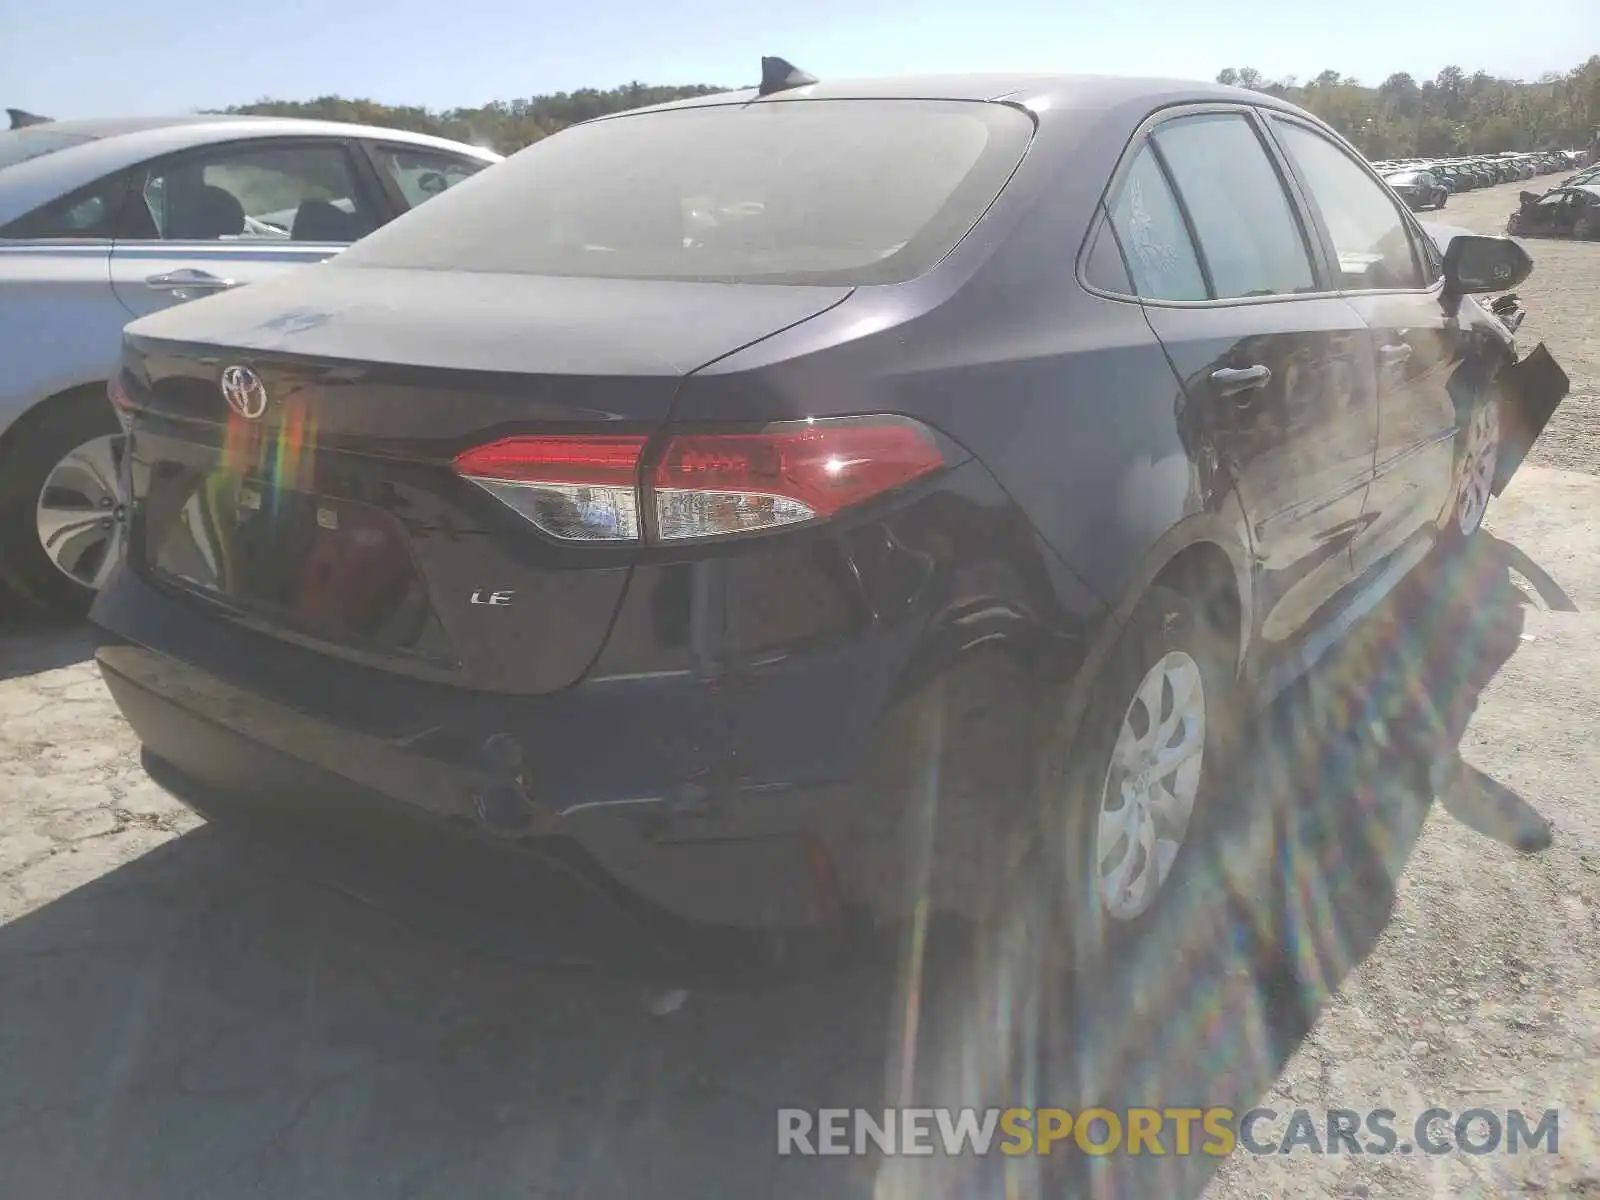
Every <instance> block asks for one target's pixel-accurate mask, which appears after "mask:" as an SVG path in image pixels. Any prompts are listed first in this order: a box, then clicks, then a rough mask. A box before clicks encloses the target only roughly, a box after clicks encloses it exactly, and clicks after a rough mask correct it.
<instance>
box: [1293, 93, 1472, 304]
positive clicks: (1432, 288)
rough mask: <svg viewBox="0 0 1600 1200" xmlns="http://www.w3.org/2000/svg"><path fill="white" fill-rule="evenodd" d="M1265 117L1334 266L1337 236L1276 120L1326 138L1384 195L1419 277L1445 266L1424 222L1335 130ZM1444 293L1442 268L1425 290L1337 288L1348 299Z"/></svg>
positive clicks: (1319, 238) (1327, 255) (1302, 120)
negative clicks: (1405, 236) (1280, 135)
mask: <svg viewBox="0 0 1600 1200" xmlns="http://www.w3.org/2000/svg"><path fill="white" fill-rule="evenodd" d="M1262 115H1263V117H1264V118H1265V122H1264V123H1265V125H1266V127H1267V132H1268V136H1269V137H1270V139H1271V142H1272V145H1273V146H1274V147H1276V148H1277V151H1278V154H1279V155H1280V156H1281V157H1282V159H1283V165H1284V169H1285V170H1287V171H1288V172H1289V173H1290V175H1291V176H1292V178H1293V179H1294V181H1295V186H1296V188H1297V190H1298V191H1299V193H1300V196H1301V202H1302V203H1303V204H1304V206H1305V209H1306V213H1307V214H1308V216H1309V217H1310V219H1311V221H1312V223H1313V225H1314V227H1315V229H1316V231H1317V238H1318V240H1319V241H1320V242H1321V243H1322V247H1323V254H1324V255H1325V256H1326V257H1327V260H1328V262H1329V264H1330V267H1336V266H1337V264H1338V261H1339V257H1338V253H1339V252H1338V247H1336V246H1335V245H1334V243H1333V234H1332V233H1331V232H1330V231H1329V230H1328V226H1327V223H1326V222H1325V221H1324V220H1323V219H1322V212H1321V210H1320V209H1319V208H1318V207H1317V202H1316V199H1315V197H1314V196H1313V195H1312V192H1311V189H1310V187H1309V186H1308V185H1307V184H1306V182H1305V178H1304V176H1302V175H1301V173H1300V167H1299V165H1298V164H1297V163H1296V162H1295V161H1294V156H1293V155H1292V154H1290V153H1289V149H1288V147H1287V146H1285V145H1284V144H1283V142H1282V141H1281V140H1279V138H1278V132H1277V129H1276V128H1274V126H1273V123H1274V122H1275V121H1282V122H1283V123H1284V124H1287V125H1295V126H1298V127H1299V128H1300V129H1302V130H1304V131H1305V132H1306V133H1309V134H1311V135H1312V136H1313V137H1320V138H1322V140H1323V141H1325V142H1327V143H1328V144H1329V145H1331V146H1332V147H1333V148H1334V149H1335V150H1337V151H1339V152H1340V153H1341V154H1343V155H1344V156H1345V157H1346V158H1347V159H1349V160H1350V161H1351V162H1352V163H1354V164H1355V165H1356V166H1357V167H1358V168H1359V169H1360V170H1361V171H1362V173H1363V174H1365V175H1366V177H1367V178H1368V179H1369V180H1371V182H1372V183H1373V185H1374V186H1375V187H1376V188H1377V189H1378V191H1379V192H1380V193H1382V195H1383V197H1384V199H1386V200H1387V201H1388V202H1389V207H1390V208H1392V209H1393V210H1394V213H1395V215H1396V216H1397V217H1398V218H1399V219H1400V224H1401V226H1402V227H1403V228H1404V229H1405V230H1406V233H1407V234H1408V241H1409V242H1410V245H1411V256H1412V265H1413V266H1415V267H1416V268H1417V269H1418V274H1427V273H1428V272H1431V271H1433V269H1434V263H1435V262H1440V263H1441V266H1442V255H1440V254H1437V253H1435V251H1436V250H1437V246H1435V245H1434V241H1433V238H1432V237H1430V236H1429V234H1428V231H1427V230H1425V229H1423V228H1422V225H1421V223H1420V222H1419V221H1418V220H1417V219H1416V215H1415V214H1414V213H1413V212H1412V211H1411V210H1410V209H1409V208H1407V207H1406V206H1405V205H1404V204H1401V203H1397V198H1396V197H1395V195H1394V192H1393V191H1392V190H1391V189H1390V187H1389V185H1388V184H1386V183H1384V182H1383V179H1382V177H1381V176H1379V175H1378V174H1377V172H1375V171H1374V170H1373V169H1372V165H1371V164H1370V163H1368V162H1367V161H1366V160H1365V159H1364V158H1362V156H1361V155H1360V153H1358V152H1356V151H1355V150H1354V149H1353V148H1352V147H1351V146H1350V145H1349V144H1348V143H1347V142H1345V141H1344V139H1343V138H1341V137H1339V135H1338V134H1337V133H1335V132H1334V131H1332V130H1329V129H1322V128H1319V127H1318V126H1317V125H1315V124H1313V123H1312V122H1310V121H1307V120H1305V119H1303V118H1301V117H1299V116H1298V115H1296V114H1294V113H1286V112H1277V111H1273V112H1270V113H1263V114H1262ZM1419 252H1420V253H1421V255H1422V261H1420V262H1419V261H1418V259H1417V255H1418V253H1419ZM1443 293H1444V274H1443V271H1442V269H1441V270H1440V272H1439V273H1438V274H1437V275H1435V277H1434V279H1433V281H1432V282H1431V283H1428V284H1426V285H1424V286H1422V287H1400V288H1361V289H1355V288H1346V287H1339V288H1337V289H1336V294H1337V295H1340V296H1345V297H1353V296H1442V295H1443Z"/></svg>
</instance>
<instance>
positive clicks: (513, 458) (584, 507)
mask: <svg viewBox="0 0 1600 1200" xmlns="http://www.w3.org/2000/svg"><path fill="white" fill-rule="evenodd" d="M645 441H646V439H645V438H644V437H642V436H633V435H627V434H617V435H599V434H596V435H592V436H591V435H582V434H572V435H567V434H558V435H552V436H547V437H518V438H506V439H505V440H504V441H499V442H492V443H490V444H489V445H487V446H478V447H476V448H474V449H472V450H468V451H466V452H465V453H463V454H460V455H458V456H457V457H456V460H455V464H454V465H455V469H456V472H457V474H459V475H461V476H463V477H464V478H466V479H469V480H471V481H472V482H473V483H475V484H477V485H478V486H479V487H481V488H483V490H484V491H486V492H488V493H489V494H490V495H491V496H493V497H494V498H495V499H496V500H499V501H500V502H501V503H502V504H505V505H507V506H508V507H510V508H512V509H515V510H516V511H517V512H518V513H519V514H521V515H522V516H524V517H526V518H527V519H528V520H530V521H532V522H533V523H534V524H535V525H537V526H538V527H539V528H540V529H542V530H544V531H545V532H546V533H548V534H550V535H551V536H552V537H558V538H561V539H562V540H564V541H575V542H631V541H637V540H638V537H639V500H638V488H637V484H638V473H639V456H640V455H641V454H643V453H644V445H645Z"/></svg>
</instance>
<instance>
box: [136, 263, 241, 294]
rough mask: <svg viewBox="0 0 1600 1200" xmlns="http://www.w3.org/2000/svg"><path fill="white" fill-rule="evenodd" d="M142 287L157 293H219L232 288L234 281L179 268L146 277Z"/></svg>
mask: <svg viewBox="0 0 1600 1200" xmlns="http://www.w3.org/2000/svg"><path fill="white" fill-rule="evenodd" d="M144 285H145V286H146V287H147V288H151V289H153V290H154V291H158V292H173V293H180V292H196V293H198V292H220V291H222V290H223V289H224V288H231V287H233V286H234V281H233V280H231V279H224V278H222V277H221V276H220V275H213V274H212V273H211V272H210V271H202V270H200V269H198V268H197V267H181V268H179V269H178V270H176V271H164V272H162V273H161V274H159V275H151V276H148V277H147V278H146V279H145V281H144Z"/></svg>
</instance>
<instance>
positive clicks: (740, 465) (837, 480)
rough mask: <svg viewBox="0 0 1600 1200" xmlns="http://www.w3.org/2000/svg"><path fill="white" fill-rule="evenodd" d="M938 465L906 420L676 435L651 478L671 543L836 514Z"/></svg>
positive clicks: (931, 447)
mask: <svg viewBox="0 0 1600 1200" xmlns="http://www.w3.org/2000/svg"><path fill="white" fill-rule="evenodd" d="M944 465H945V460H944V455H943V454H942V453H941V452H940V450H939V446H938V444H937V443H936V442H935V441H934V439H933V436H932V435H931V434H930V433H929V432H928V430H927V429H926V428H924V427H923V426H922V425H919V424H918V423H917V422H915V421H912V420H909V419H907V418H904V417H838V418H823V419H820V420H811V421H788V422H781V423H778V424H774V425H769V426H767V427H766V428H765V429H762V430H760V431H759V432H754V433H692V434H678V435H676V436H674V437H672V438H671V439H669V440H668V442H667V445H666V448H665V450H664V451H663V452H662V455H661V460H660V462H659V463H658V464H657V465H656V468H655V471H654V472H653V474H652V478H651V488H652V492H653V495H654V500H655V512H656V524H657V527H658V528H659V530H660V535H661V537H662V538H663V539H669V540H670V539H680V538H700V537H716V536H718V535H721V534H730V533H749V532H754V531H757V530H762V529H772V528H776V527H777V526H780V525H789V524H793V523H794V522H797V521H809V520H813V519H815V518H819V517H830V516H833V515H834V514H836V513H838V512H839V511H841V510H842V509H846V508H850V507H852V506H854V505H857V504H861V503H863V502H864V501H867V500H871V499H873V498H874V497H876V496H880V495H882V494H883V493H885V492H888V491H891V490H893V489H894V488H897V487H901V486H903V485H905V484H907V483H910V482H911V481H912V480H914V479H917V478H919V477H921V476H923V475H926V474H928V473H929V472H932V471H937V470H938V469H939V468H941V467H943V466H944Z"/></svg>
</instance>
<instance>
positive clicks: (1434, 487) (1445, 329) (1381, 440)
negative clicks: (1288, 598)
mask: <svg viewBox="0 0 1600 1200" xmlns="http://www.w3.org/2000/svg"><path fill="white" fill-rule="evenodd" d="M1270 126H1271V128H1272V130H1273V133H1274V136H1275V137H1276V139H1277V141H1278V143H1279V144H1280V145H1281V146H1282V147H1283V149H1284V151H1285V154H1286V156H1287V161H1288V163H1289V165H1290V168H1291V169H1292V170H1293V172H1294V174H1295V176H1296V177H1297V178H1298V179H1299V181H1300V184H1301V187H1302V189H1303V191H1304V192H1305V194H1306V197H1307V203H1308V206H1309V208H1310V209H1311V211H1312V213H1313V215H1314V218H1315V223H1316V225H1317V226H1318V228H1319V231H1320V236H1321V237H1323V238H1324V239H1325V240H1326V244H1327V251H1328V255H1329V257H1330V259H1331V260H1332V261H1333V262H1334V263H1336V264H1337V268H1338V273H1339V278H1338V283H1339V287H1340V289H1341V290H1342V291H1343V292H1344V294H1345V296H1346V298H1347V299H1348V300H1349V301H1350V303H1351V304H1352V305H1353V306H1354V307H1355V308H1356V310H1357V311H1358V312H1359V313H1360V314H1361V316H1362V319H1363V320H1364V321H1365V322H1366V324H1367V327H1368V328H1369V329H1371V331H1372V355H1373V357H1372V370H1373V375H1374V378H1375V379H1376V380H1377V385H1378V414H1379V416H1378V451H1377V458H1376V462H1375V464H1374V479H1373V485H1372V488H1371V490H1370V492H1369V493H1368V498H1367V504H1366V509H1365V512H1364V524H1365V528H1364V529H1363V531H1362V536H1361V537H1360V538H1358V539H1357V541H1356V543H1355V545H1354V546H1353V547H1352V552H1353V555H1354V568H1355V571H1356V574H1358V575H1360V574H1362V573H1364V572H1365V571H1367V570H1368V569H1370V568H1371V567H1373V566H1374V565H1375V564H1377V563H1379V562H1381V561H1383V560H1384V559H1386V558H1388V557H1389V556H1390V555H1391V554H1393V553H1394V552H1395V551H1397V550H1399V549H1401V548H1402V547H1404V546H1406V545H1407V544H1408V543H1415V542H1422V541H1426V540H1428V539H1431V538H1432V537H1433V535H1434V532H1435V530H1436V528H1437V524H1438V521H1439V518H1440V515H1441V514H1442V512H1443V511H1444V509H1445V507H1446V506H1447V505H1448V504H1449V503H1450V499H1451V495H1452V492H1453V485H1454V467H1455V442H1456V430H1457V419H1456V409H1457V405H1456V402H1457V400H1459V401H1460V403H1461V404H1462V406H1463V407H1465V406H1466V405H1467V404H1469V403H1470V402H1471V401H1472V399H1473V397H1474V395H1476V394H1477V393H1478V392H1479V391H1480V390H1481V389H1482V388H1483V387H1484V386H1485V385H1486V381H1484V380H1475V379H1471V378H1469V377H1467V376H1465V375H1462V374H1461V373H1460V372H1461V369H1462V366H1463V362H1464V360H1465V344H1464V337H1463V334H1462V331H1461V328H1460V322H1459V321H1457V320H1456V318H1455V315H1454V313H1453V312H1451V311H1448V310H1447V308H1446V306H1445V304H1444V303H1443V284H1442V267H1441V264H1440V261H1439V259H1438V257H1437V255H1436V254H1435V252H1434V250H1433V247H1432V244H1431V242H1430V240H1429V239H1428V238H1426V237H1425V236H1424V235H1423V234H1422V233H1421V231H1420V230H1419V229H1417V227H1416V225H1415V224H1414V222H1413V221H1412V220H1411V218H1410V216H1409V215H1408V214H1407V213H1406V212H1405V210H1404V209H1403V208H1402V207H1401V206H1400V205H1398V204H1396V203H1395V202H1394V200H1393V199H1392V198H1391V197H1390V195H1389V191H1388V189H1387V188H1385V187H1384V186H1383V185H1382V184H1381V183H1379V182H1378V180H1377V179H1376V178H1375V177H1373V175H1372V174H1371V172H1369V171H1368V170H1367V168H1366V167H1365V166H1363V165H1362V164H1361V163H1360V162H1358V161H1357V160H1356V158H1355V157H1354V156H1353V155H1352V154H1350V153H1349V151H1347V150H1345V149H1344V148H1343V147H1342V146H1340V145H1338V144H1337V143H1335V142H1334V141H1333V140H1332V139H1330V138H1329V137H1327V136H1326V135H1325V134H1323V133H1322V132H1320V131H1319V130H1316V129H1314V128H1312V127H1311V126H1310V125H1307V124H1304V123H1302V122H1300V121H1297V120H1294V119H1292V118H1288V117H1282V116H1277V115H1274V116H1273V117H1272V118H1271V119H1270Z"/></svg>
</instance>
